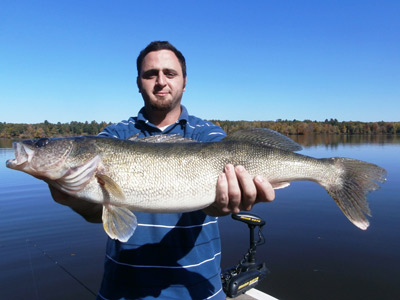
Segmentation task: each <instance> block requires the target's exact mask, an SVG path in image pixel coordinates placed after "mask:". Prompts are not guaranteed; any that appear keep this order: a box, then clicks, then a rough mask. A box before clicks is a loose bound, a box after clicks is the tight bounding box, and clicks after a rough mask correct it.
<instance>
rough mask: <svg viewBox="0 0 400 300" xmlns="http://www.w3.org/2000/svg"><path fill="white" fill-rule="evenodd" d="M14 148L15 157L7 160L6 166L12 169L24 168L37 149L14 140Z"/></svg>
mask: <svg viewBox="0 0 400 300" xmlns="http://www.w3.org/2000/svg"><path fill="white" fill-rule="evenodd" d="M13 148H14V155H15V158H14V159H9V160H7V162H6V167H7V168H10V169H23V168H24V167H25V166H26V164H28V163H30V161H31V160H32V157H33V154H34V152H35V151H34V150H32V149H31V148H29V146H27V145H24V144H23V143H21V142H14V143H13Z"/></svg>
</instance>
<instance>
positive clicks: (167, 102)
mask: <svg viewBox="0 0 400 300" xmlns="http://www.w3.org/2000/svg"><path fill="white" fill-rule="evenodd" d="M143 99H144V98H143ZM181 99H182V95H180V96H179V97H177V98H172V99H165V98H162V97H156V98H155V99H150V98H148V99H144V103H145V106H148V107H150V109H151V111H154V112H156V111H157V112H168V111H171V110H173V109H174V108H176V107H177V106H180V104H181Z"/></svg>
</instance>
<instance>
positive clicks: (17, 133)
mask: <svg viewBox="0 0 400 300" xmlns="http://www.w3.org/2000/svg"><path fill="white" fill-rule="evenodd" d="M211 121H212V122H213V123H215V124H217V125H220V126H221V127H222V128H223V129H224V130H225V132H226V133H228V134H229V133H232V132H234V131H237V130H240V129H246V128H270V129H273V130H276V131H278V132H280V133H282V134H285V135H309V134H310V135H311V134H335V135H360V134H362V135H368V134H374V135H376V134H392V135H396V134H400V122H383V121H382V122H352V121H346V122H339V121H338V120H336V119H330V120H328V119H326V120H325V121H324V122H317V121H311V120H304V121H298V120H293V121H290V120H281V119H278V120H276V121H221V120H211ZM110 124H111V123H106V122H100V123H97V122H96V121H92V122H90V123H89V122H87V121H86V122H84V123H83V122H76V121H73V122H70V123H60V122H58V123H57V124H54V123H50V122H48V121H44V122H43V123H38V124H16V123H5V122H3V123H2V122H0V138H21V139H31V138H40V137H45V136H47V137H54V136H79V135H96V134H98V133H99V132H100V131H101V130H103V128H104V127H106V126H108V125H110Z"/></svg>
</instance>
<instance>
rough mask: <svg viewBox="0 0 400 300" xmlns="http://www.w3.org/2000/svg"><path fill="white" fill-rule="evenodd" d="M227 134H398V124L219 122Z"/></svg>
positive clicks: (309, 121)
mask: <svg viewBox="0 0 400 300" xmlns="http://www.w3.org/2000/svg"><path fill="white" fill-rule="evenodd" d="M213 122H214V123H216V124H218V125H220V126H221V127H222V128H223V129H224V130H225V132H226V133H227V134H229V133H232V132H234V131H237V130H240V129H245V128H270V129H273V130H276V131H278V132H280V133H282V134H285V135H307V134H346V135H356V134H400V122H383V121H382V122H353V121H346V122H339V121H338V120H337V119H330V120H328V119H326V120H325V121H324V122H317V121H311V120H304V121H298V120H293V121H290V120H281V119H278V120H276V121H219V120H214V121H213Z"/></svg>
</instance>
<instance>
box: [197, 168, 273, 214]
mask: <svg viewBox="0 0 400 300" xmlns="http://www.w3.org/2000/svg"><path fill="white" fill-rule="evenodd" d="M274 199H275V191H274V189H273V188H272V186H271V184H270V183H269V182H268V181H267V180H265V179H264V178H263V177H261V176H256V177H254V178H252V177H251V176H250V174H249V173H248V172H247V171H246V170H245V169H244V168H243V166H236V167H234V166H233V165H231V164H227V165H226V166H225V172H224V173H221V174H220V176H219V178H218V182H217V193H216V197H215V202H214V203H213V204H211V205H210V206H209V207H207V208H205V209H203V211H204V212H205V213H206V214H208V215H210V216H214V217H216V216H225V215H228V214H230V213H239V212H240V211H241V210H246V211H249V210H251V209H252V208H253V206H254V204H256V203H258V202H271V201H273V200H274Z"/></svg>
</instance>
